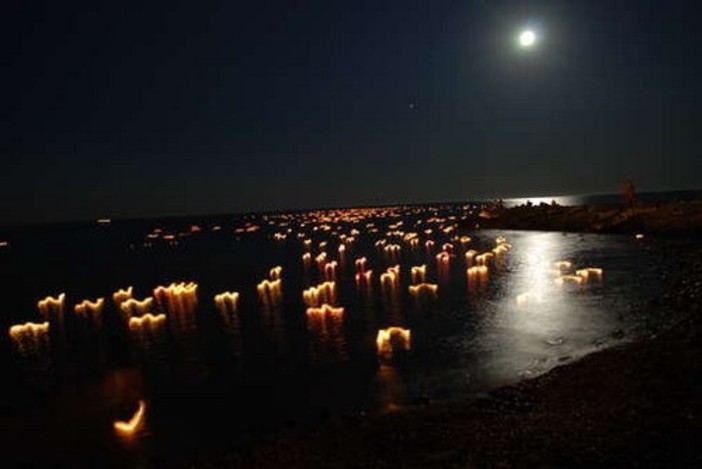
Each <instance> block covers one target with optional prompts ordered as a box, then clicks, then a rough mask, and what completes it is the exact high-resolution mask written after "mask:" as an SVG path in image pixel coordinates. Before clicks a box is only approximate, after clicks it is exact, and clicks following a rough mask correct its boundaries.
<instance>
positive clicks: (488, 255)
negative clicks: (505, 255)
mask: <svg viewBox="0 0 702 469" xmlns="http://www.w3.org/2000/svg"><path fill="white" fill-rule="evenodd" d="M493 257H495V254H493V253H492V252H484V253H482V254H479V255H477V256H475V263H476V264H478V265H483V266H484V265H487V263H488V261H489V260H490V259H492V258H493Z"/></svg>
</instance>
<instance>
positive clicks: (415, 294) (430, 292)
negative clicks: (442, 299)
mask: <svg viewBox="0 0 702 469" xmlns="http://www.w3.org/2000/svg"><path fill="white" fill-rule="evenodd" d="M407 288H408V290H409V294H410V296H412V298H413V299H415V300H417V299H420V298H431V299H436V296H437V292H438V291H439V286H438V285H436V284H435V283H419V284H417V285H410V286H409V287H407Z"/></svg>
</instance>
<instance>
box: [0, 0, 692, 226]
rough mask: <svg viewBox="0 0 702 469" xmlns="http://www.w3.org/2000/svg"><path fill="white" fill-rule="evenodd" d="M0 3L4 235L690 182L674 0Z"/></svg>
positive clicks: (686, 79) (688, 9)
mask: <svg viewBox="0 0 702 469" xmlns="http://www.w3.org/2000/svg"><path fill="white" fill-rule="evenodd" d="M0 8H2V15H0V17H1V18H2V20H1V21H2V25H1V28H0V30H2V33H0V34H2V35H3V37H2V44H3V45H2V48H3V51H2V52H3V57H4V59H3V65H4V67H3V78H4V81H5V86H3V87H2V99H3V103H4V104H3V109H4V111H5V112H4V114H5V115H4V119H3V120H2V132H3V138H2V139H1V142H2V143H0V145H1V147H0V151H1V152H2V156H3V161H4V163H3V166H4V168H3V171H2V174H3V180H2V184H0V220H1V223H3V224H9V223H16V222H35V221H56V220H80V219H91V218H97V217H103V216H111V217H136V216H139V217H142V216H151V215H167V214H205V213H225V212H233V211H250V210H270V209H285V208H303V207H317V206H336V205H359V204H376V203H395V202H423V201H436V200H466V199H471V198H476V197H496V196H503V197H511V196H536V195H552V194H560V193H596V192H612V191H617V190H618V189H619V187H620V185H621V182H622V181H623V180H624V179H626V178H631V179H633V180H634V181H635V183H636V184H637V188H639V189H640V190H665V189H682V188H699V182H698V179H699V174H702V167H701V165H700V158H699V154H700V146H701V144H700V141H702V140H700V139H699V138H698V137H697V135H696V132H698V130H697V129H698V128H699V124H700V117H699V112H700V111H699V107H700V106H699V104H700V84H699V76H700V68H701V67H700V62H701V59H700V54H699V53H698V45H699V39H700V35H699V34H700V33H699V32H698V31H699V26H698V24H697V21H696V19H695V18H696V17H697V16H696V14H695V11H696V4H695V2H692V1H690V2H686V1H676V2H661V1H648V0H640V1H639V0H637V1H633V0H612V1H607V2H592V1H588V0H583V1H531V2H523V1H499V0H498V1H482V2H481V1H474V2H465V1H432V2H429V1H411V0H409V1H408V0H388V1H383V0H360V1H354V2H328V1H321V0H319V1H317V0H311V1H302V2H290V1H282V0H281V1H270V0H263V1H259V2H246V3H244V2H227V1H216V2H206V1H204V2H192V1H185V0H174V1H169V2H160V1H153V2H136V1H134V2H132V1H124V2H90V1H77V2H55V1H46V2H40V1H35V2H5V4H3V6H2V7H0ZM524 28H533V29H534V31H535V33H536V34H537V41H536V42H535V44H534V45H533V46H532V48H530V50H529V51H528V53H525V51H524V50H520V48H518V47H516V42H515V38H517V35H518V34H519V32H520V31H522V30H523V29H524Z"/></svg>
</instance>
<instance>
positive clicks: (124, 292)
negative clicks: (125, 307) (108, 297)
mask: <svg viewBox="0 0 702 469" xmlns="http://www.w3.org/2000/svg"><path fill="white" fill-rule="evenodd" d="M131 298H132V287H127V288H121V289H119V290H117V291H116V292H114V293H113V294H112V301H114V302H115V304H116V305H117V306H118V307H119V305H120V304H122V303H123V302H125V301H127V300H129V299H131Z"/></svg>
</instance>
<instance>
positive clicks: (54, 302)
mask: <svg viewBox="0 0 702 469" xmlns="http://www.w3.org/2000/svg"><path fill="white" fill-rule="evenodd" d="M65 301H66V294H65V293H61V294H60V295H58V296H56V297H53V296H47V297H46V298H44V299H43V300H40V301H38V302H37V308H38V309H39V313H41V315H42V317H43V318H44V319H46V320H52V318H57V319H58V320H59V321H61V320H63V311H64V303H65Z"/></svg>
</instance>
